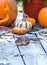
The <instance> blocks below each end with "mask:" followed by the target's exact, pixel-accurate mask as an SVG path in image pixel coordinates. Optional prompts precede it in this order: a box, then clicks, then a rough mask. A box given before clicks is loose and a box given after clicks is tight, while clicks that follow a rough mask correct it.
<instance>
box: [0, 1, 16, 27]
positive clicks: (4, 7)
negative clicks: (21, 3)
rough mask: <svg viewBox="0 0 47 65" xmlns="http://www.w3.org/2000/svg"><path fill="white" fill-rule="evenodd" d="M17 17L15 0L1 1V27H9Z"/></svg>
mask: <svg viewBox="0 0 47 65" xmlns="http://www.w3.org/2000/svg"><path fill="white" fill-rule="evenodd" d="M16 16H17V6H16V2H15V0H0V25H3V26H8V25H10V24H11V23H12V22H14V20H15V19H16Z"/></svg>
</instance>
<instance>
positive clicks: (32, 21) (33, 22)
mask: <svg viewBox="0 0 47 65" xmlns="http://www.w3.org/2000/svg"><path fill="white" fill-rule="evenodd" d="M24 19H25V18H23V19H22V20H24ZM26 21H27V22H30V23H31V24H32V26H34V25H35V23H36V20H35V19H34V18H30V17H26Z"/></svg>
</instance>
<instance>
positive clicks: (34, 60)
mask: <svg viewBox="0 0 47 65" xmlns="http://www.w3.org/2000/svg"><path fill="white" fill-rule="evenodd" d="M28 36H29V35H28ZM30 36H31V35H30ZM33 36H34V37H36V36H35V35H33ZM19 49H20V52H21V55H23V59H24V62H25V64H26V65H43V61H44V64H45V65H46V62H45V60H47V59H45V58H44V60H43V59H42V58H43V57H42V58H41V56H40V55H45V52H44V51H43V49H42V48H41V46H40V44H39V41H37V42H34V43H33V42H32V41H30V43H29V44H27V45H23V46H19ZM39 56H40V58H39ZM39 60H40V61H42V63H39Z"/></svg>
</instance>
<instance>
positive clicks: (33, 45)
mask: <svg viewBox="0 0 47 65" xmlns="http://www.w3.org/2000/svg"><path fill="white" fill-rule="evenodd" d="M39 29H41V28H39ZM26 35H27V36H31V34H26ZM39 36H41V35H40V34H39V32H37V33H33V34H32V37H36V38H38V37H39ZM2 37H3V36H2ZM9 38H10V39H9ZM9 38H8V37H7V39H6V36H5V37H4V39H5V40H4V39H1V38H0V65H47V36H44V37H43V40H38V41H36V42H32V40H30V42H29V44H27V45H22V46H18V45H16V43H15V39H16V38H14V37H13V35H12V36H10V37H9Z"/></svg>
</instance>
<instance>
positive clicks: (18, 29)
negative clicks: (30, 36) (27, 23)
mask: <svg viewBox="0 0 47 65" xmlns="http://www.w3.org/2000/svg"><path fill="white" fill-rule="evenodd" d="M12 32H13V33H15V34H20V35H22V34H25V33H27V29H26V28H23V27H22V28H18V27H14V28H13V29H12Z"/></svg>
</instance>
